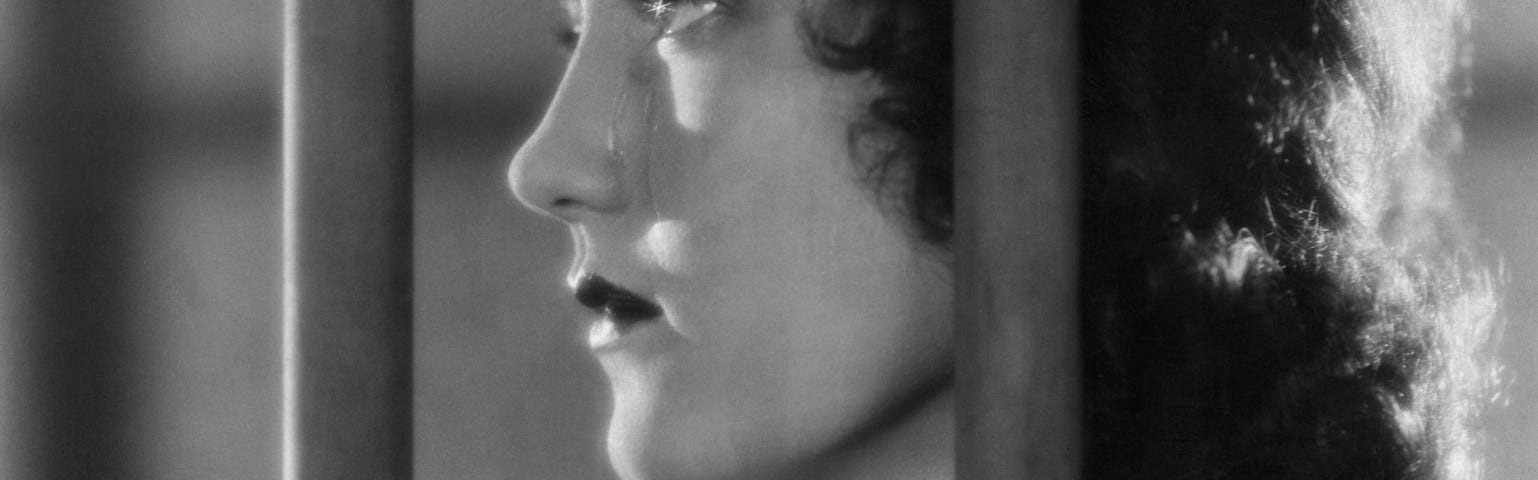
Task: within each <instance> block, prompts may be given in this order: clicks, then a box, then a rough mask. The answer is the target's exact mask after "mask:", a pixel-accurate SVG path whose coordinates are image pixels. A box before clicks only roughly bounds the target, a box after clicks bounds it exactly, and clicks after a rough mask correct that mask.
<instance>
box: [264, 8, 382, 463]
mask: <svg viewBox="0 0 1538 480" xmlns="http://www.w3.org/2000/svg"><path fill="white" fill-rule="evenodd" d="M284 22H285V25H284V36H285V38H284V41H285V44H284V84H283V89H284V98H283V137H284V141H283V282H284V284H283V442H284V444H283V477H284V478H285V479H287V480H300V479H303V480H318V479H357V478H368V479H407V478H410V476H411V458H412V450H411V435H412V433H411V405H412V403H411V397H412V384H411V348H412V321H411V311H412V310H411V309H412V307H411V284H412V283H411V265H412V250H411V208H412V207H411V205H412V204H411V195H412V192H411V171H412V167H411V151H412V141H411V134H412V131H411V121H412V118H411V104H412V100H411V93H412V72H411V62H412V50H411V44H412V31H411V25H412V3H411V0H286V1H285V3H284Z"/></svg>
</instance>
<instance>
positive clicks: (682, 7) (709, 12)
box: [642, 0, 726, 37]
mask: <svg viewBox="0 0 1538 480" xmlns="http://www.w3.org/2000/svg"><path fill="white" fill-rule="evenodd" d="M642 9H643V12H644V13H646V14H647V15H649V16H651V17H652V18H654V19H656V20H657V23H658V24H659V25H660V27H661V29H662V30H661V36H663V37H682V36H688V35H691V34H692V33H694V32H695V31H696V30H698V28H699V26H700V25H703V24H705V23H707V21H708V20H710V19H711V18H714V17H716V16H719V15H720V14H722V13H723V12H724V11H725V10H726V4H725V2H722V1H718V0H647V1H646V2H645V3H644V4H643V5H642Z"/></svg>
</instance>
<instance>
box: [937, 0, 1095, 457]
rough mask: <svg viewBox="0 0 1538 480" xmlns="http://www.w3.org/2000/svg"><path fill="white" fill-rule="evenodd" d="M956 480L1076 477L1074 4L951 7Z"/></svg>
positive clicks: (987, 2) (983, 0)
mask: <svg viewBox="0 0 1538 480" xmlns="http://www.w3.org/2000/svg"><path fill="white" fill-rule="evenodd" d="M955 8H956V10H955V12H956V13H955V15H956V18H955V21H956V24H955V25H956V40H955V45H956V47H955V48H956V50H955V54H956V56H955V59H956V77H955V91H956V92H957V93H956V130H955V134H956V137H955V138H956V192H957V198H956V227H957V233H956V250H957V259H956V260H957V263H956V269H957V281H956V290H957V291H956V317H957V322H958V324H957V338H958V353H957V398H958V400H959V401H958V407H957V419H956V420H957V474H958V478H961V479H967V480H985V479H988V480H991V479H1010V480H1018V479H1023V478H1029V479H1034V480H1053V479H1073V478H1078V477H1079V475H1080V471H1081V463H1082V452H1081V450H1082V448H1083V447H1082V433H1081V431H1080V422H1081V418H1080V416H1081V414H1080V411H1081V407H1080V397H1081V392H1080V388H1081V387H1080V382H1079V371H1080V366H1079V364H1080V358H1079V323H1078V308H1077V305H1078V298H1077V288H1076V286H1077V282H1078V274H1077V270H1078V268H1077V267H1078V251H1077V247H1076V245H1077V243H1078V228H1079V227H1078V206H1079V196H1078V195H1079V193H1078V183H1079V176H1078V161H1079V160H1078V158H1079V157H1078V135H1077V131H1078V121H1079V116H1078V107H1077V105H1078V89H1077V78H1078V77H1077V76H1078V66H1077V65H1078V51H1077V48H1078V47H1077V45H1078V37H1077V34H1078V33H1077V31H1078V28H1077V25H1078V24H1077V20H1078V6H1077V2H1076V1H1075V0H976V1H965V2H956V3H955Z"/></svg>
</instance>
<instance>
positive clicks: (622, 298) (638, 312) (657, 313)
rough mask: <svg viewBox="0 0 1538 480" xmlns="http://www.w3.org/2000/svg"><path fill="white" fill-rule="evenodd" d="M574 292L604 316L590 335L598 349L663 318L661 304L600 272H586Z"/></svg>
mask: <svg viewBox="0 0 1538 480" xmlns="http://www.w3.org/2000/svg"><path fill="white" fill-rule="evenodd" d="M575 293H576V297H577V302H578V303H581V304H582V306H584V307H587V308H588V309H589V310H592V311H594V312H597V313H599V314H602V315H603V317H602V318H600V319H598V320H597V321H595V322H594V324H593V326H592V330H591V331H590V332H589V334H588V343H589V346H590V347H592V348H593V349H595V350H598V349H603V348H604V347H605V346H609V345H613V344H615V343H616V342H618V341H619V339H620V338H622V337H624V336H625V334H626V333H629V332H630V331H631V330H633V329H635V328H636V327H637V326H640V325H642V324H646V323H650V322H652V321H654V320H657V319H659V318H662V306H660V305H658V304H657V303H656V302H653V301H651V300H648V299H646V297H643V296H641V295H640V294H637V293H635V292H632V291H630V290H626V289H625V288H623V287H620V286H619V285H615V284H614V283H613V282H610V281H609V280H608V279H605V278H603V277H601V276H598V275H594V274H586V275H583V276H582V278H581V280H579V281H578V282H577V288H576V292H575Z"/></svg>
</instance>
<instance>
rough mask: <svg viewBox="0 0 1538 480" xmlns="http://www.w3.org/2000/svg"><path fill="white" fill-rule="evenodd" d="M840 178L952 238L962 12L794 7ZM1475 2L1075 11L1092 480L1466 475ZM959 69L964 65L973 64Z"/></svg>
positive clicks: (1485, 310) (1479, 332) (1486, 311)
mask: <svg viewBox="0 0 1538 480" xmlns="http://www.w3.org/2000/svg"><path fill="white" fill-rule="evenodd" d="M804 2H805V5H804V7H803V13H802V19H803V23H802V30H803V34H804V37H805V40H806V42H805V43H806V45H807V50H808V52H809V53H810V54H811V55H812V57H813V58H814V59H817V60H818V61H819V62H820V63H822V64H823V65H825V66H827V67H828V68H830V69H831V70H834V71H838V72H869V73H872V74H874V75H875V76H876V77H877V78H879V79H880V80H881V81H882V83H883V84H884V85H885V86H886V88H887V90H886V91H885V93H886V94H885V95H884V96H881V97H880V98H879V99H877V100H875V101H874V102H873V103H872V104H871V105H870V109H869V114H868V115H867V118H866V120H865V121H862V122H857V123H856V124H854V125H853V126H851V129H850V138H851V145H852V152H853V155H852V156H853V157H854V158H855V159H856V161H857V162H859V164H860V165H861V166H862V168H863V169H864V170H865V171H866V172H868V173H869V174H870V179H871V183H872V185H874V186H875V187H876V188H877V189H878V191H879V192H882V193H883V194H882V195H881V197H882V198H886V199H900V200H901V202H898V203H897V205H898V206H899V208H898V210H899V211H901V212H903V213H905V214H906V216H907V217H908V218H910V219H911V220H912V222H911V223H912V224H913V225H914V229H915V230H916V231H917V232H918V233H919V236H920V237H921V238H924V239H925V240H927V241H929V242H931V243H934V244H937V245H945V244H946V243H947V242H948V240H949V238H950V235H951V212H952V205H953V202H952V187H951V151H950V148H951V132H950V130H949V128H950V124H951V120H952V119H951V106H950V102H951V93H952V91H951V79H950V77H949V76H948V75H949V72H950V70H951V51H952V50H951V49H952V46H951V45H950V38H951V23H950V22H951V15H950V9H951V6H950V5H951V2H950V1H947V0H804ZM1464 8H1465V7H1464V5H1463V2H1462V1H1461V0H1251V1H1244V2H1234V1H1229V0H1187V1H1179V2H1175V1H1160V0H1155V1H1148V2H1120V1H1113V0H1084V1H1083V3H1082V11H1083V12H1085V13H1084V14H1083V15H1082V21H1081V23H1082V25H1081V35H1082V38H1081V45H1082V58H1081V62H1082V64H1081V68H1082V75H1081V79H1080V88H1081V96H1082V98H1081V105H1082V120H1081V132H1082V135H1083V137H1082V139H1083V148H1082V162H1083V164H1082V171H1083V203H1082V206H1083V208H1082V215H1083V217H1082V229H1083V230H1082V232H1081V238H1082V239H1083V243H1082V252H1081V261H1080V265H1081V268H1082V277H1081V278H1082V279H1083V280H1082V282H1083V283H1082V285H1081V288H1080V298H1081V302H1080V308H1081V312H1082V315H1083V335H1082V338H1083V351H1084V359H1085V378H1084V394H1085V396H1084V399H1085V402H1086V404H1085V411H1086V413H1085V415H1086V419H1085V425H1086V428H1087V431H1086V442H1087V445H1086V446H1087V451H1086V455H1087V462H1086V465H1087V466H1086V474H1087V476H1088V478H1116V479H1124V478H1133V479H1137V478H1150V479H1152V478H1182V479H1186V478H1190V479H1197V478H1201V479H1254V478H1262V479H1270V478H1274V479H1305V478H1306V479H1316V478H1351V479H1433V478H1434V479H1466V478H1476V477H1478V476H1479V462H1478V457H1477V455H1475V454H1474V453H1473V452H1474V446H1475V443H1476V442H1475V439H1476V437H1475V436H1474V435H1473V434H1472V433H1470V432H1471V427H1470V425H1469V422H1470V420H1471V418H1472V417H1473V415H1474V414H1475V413H1476V411H1477V410H1478V407H1479V405H1480V403H1481V399H1483V398H1485V396H1484V395H1485V393H1487V389H1488V388H1489V387H1490V386H1491V383H1492V382H1491V381H1492V380H1493V379H1492V373H1491V372H1493V371H1494V370H1493V368H1491V367H1490V363H1489V362H1488V361H1486V360H1484V359H1486V358H1488V357H1487V356H1486V353H1487V352H1486V351H1484V349H1485V348H1486V343H1487V342H1486V339H1487V338H1488V337H1489V336H1490V331H1491V329H1492V328H1493V327H1492V324H1493V323H1495V321H1496V314H1497V313H1496V305H1497V299H1496V298H1495V294H1494V292H1495V290H1496V288H1495V287H1496V286H1497V284H1498V283H1499V282H1498V280H1497V279H1493V278H1492V276H1491V274H1490V273H1489V271H1488V269H1487V268H1484V267H1482V266H1481V265H1482V264H1483V262H1481V261H1480V260H1479V259H1476V258H1474V255H1472V254H1470V253H1468V251H1469V250H1468V248H1467V247H1466V245H1467V244H1469V243H1470V242H1471V239H1470V238H1469V235H1468V234H1467V233H1466V232H1468V229H1467V228H1466V227H1465V226H1464V225H1462V224H1461V223H1460V221H1459V219H1460V216H1459V215H1458V213H1457V211H1456V208H1455V206H1454V205H1453V204H1452V202H1451V200H1450V196H1451V194H1450V186H1449V183H1448V181H1447V179H1446V177H1447V175H1446V168H1447V165H1446V163H1447V161H1448V159H1449V158H1450V157H1451V156H1452V155H1453V154H1454V153H1455V152H1456V151H1457V149H1458V146H1459V145H1458V144H1459V136H1460V130H1459V124H1458V121H1457V120H1458V116H1459V111H1458V110H1457V108H1458V107H1457V102H1456V101H1455V100H1456V99H1457V98H1458V96H1459V94H1460V92H1463V91H1464V90H1465V89H1466V88H1467V84H1466V80H1464V77H1463V76H1462V73H1461V72H1462V70H1463V68H1461V67H1462V66H1463V65H1462V63H1463V62H1464V60H1463V59H1464V58H1466V55H1467V53H1466V51H1465V48H1466V45H1464V42H1463V41H1462V38H1463V37H1464V36H1465V35H1464V33H1465V32H1464V29H1465V28H1466V26H1465V25H1466V13H1465V11H1464ZM961 47H962V48H964V46H961Z"/></svg>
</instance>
